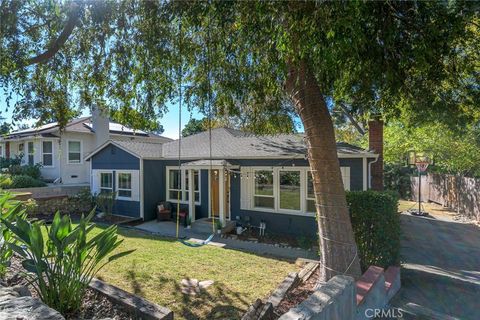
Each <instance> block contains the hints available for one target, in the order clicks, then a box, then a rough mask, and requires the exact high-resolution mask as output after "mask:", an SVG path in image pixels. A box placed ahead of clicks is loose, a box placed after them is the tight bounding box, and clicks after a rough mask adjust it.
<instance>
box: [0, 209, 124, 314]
mask: <svg viewBox="0 0 480 320" xmlns="http://www.w3.org/2000/svg"><path fill="white" fill-rule="evenodd" d="M93 214H94V212H93V211H92V212H91V213H90V214H89V216H88V217H87V218H84V217H83V216H82V218H81V219H80V221H79V223H78V225H73V224H72V221H71V220H70V218H69V216H68V215H64V216H63V217H61V216H60V214H59V213H58V212H57V213H56V214H55V217H54V219H53V221H52V224H51V226H50V227H47V226H46V225H45V222H43V221H36V222H33V223H31V222H29V221H28V220H26V219H24V218H22V217H17V219H16V220H15V223H10V222H8V221H5V220H3V222H4V223H5V224H6V225H7V227H8V228H9V229H10V230H11V231H12V232H13V233H14V234H15V237H16V239H18V241H19V242H20V244H22V245H23V246H19V245H16V244H10V246H11V248H12V249H13V250H14V251H15V252H16V253H18V254H19V255H20V256H21V257H22V258H23V260H22V266H23V267H24V268H25V269H26V270H27V273H26V277H27V278H28V279H29V281H30V282H31V283H32V285H33V288H34V290H35V291H36V292H37V294H38V296H39V297H40V299H41V300H42V301H43V302H44V303H45V304H47V305H48V306H50V307H51V308H53V309H55V310H57V311H59V312H60V313H62V314H63V315H66V314H71V313H74V312H76V311H78V309H79V308H80V306H81V303H82V300H83V298H84V295H85V290H86V288H87V286H88V284H89V283H90V281H91V280H92V278H93V277H94V276H95V274H96V273H97V272H98V271H99V270H100V269H101V268H102V267H103V266H105V265H106V264H107V263H109V262H111V261H113V260H116V259H118V258H120V257H122V256H125V255H127V254H129V253H131V252H132V251H124V252H120V253H117V254H115V255H111V256H110V257H109V258H108V259H107V256H109V255H110V254H111V253H112V252H113V251H114V250H115V249H116V248H117V247H118V246H119V245H120V244H121V243H122V242H123V240H118V236H117V227H116V226H114V225H112V226H110V227H108V228H106V229H104V230H102V231H101V232H100V233H98V234H96V235H94V236H92V235H90V232H91V231H92V230H93V226H94V225H93V224H90V219H91V218H92V216H93ZM43 229H46V232H45V233H43V232H42V231H43Z"/></svg>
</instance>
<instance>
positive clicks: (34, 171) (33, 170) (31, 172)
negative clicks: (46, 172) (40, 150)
mask: <svg viewBox="0 0 480 320" xmlns="http://www.w3.org/2000/svg"><path fill="white" fill-rule="evenodd" d="M41 167H42V165H41V164H39V163H37V164H35V165H25V166H21V165H13V166H10V167H9V169H8V172H9V173H10V174H11V175H14V176H16V175H26V176H29V177H32V178H33V179H40V178H41V176H42V174H41V172H40V168H41Z"/></svg>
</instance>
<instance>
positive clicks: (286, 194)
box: [240, 167, 350, 216]
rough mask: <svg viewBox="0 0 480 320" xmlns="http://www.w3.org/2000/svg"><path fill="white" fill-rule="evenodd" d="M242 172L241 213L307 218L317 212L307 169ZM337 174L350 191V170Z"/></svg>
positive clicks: (311, 180)
mask: <svg viewBox="0 0 480 320" xmlns="http://www.w3.org/2000/svg"><path fill="white" fill-rule="evenodd" d="M241 170H242V175H243V176H244V177H242V180H241V187H240V188H241V195H240V198H241V199H240V204H241V208H242V209H244V210H257V211H273V212H278V213H286V214H293V215H306V216H313V215H314V213H315V212H316V208H315V192H314V190H313V179H312V175H311V171H310V168H309V167H287V168H285V167H273V168H272V167H247V168H245V167H244V168H242V169H241ZM340 170H341V173H342V180H343V184H344V187H345V190H350V167H341V168H340ZM249 176H250V177H252V176H253V179H251V178H250V179H249V178H248V177H249ZM252 180H253V181H252Z"/></svg>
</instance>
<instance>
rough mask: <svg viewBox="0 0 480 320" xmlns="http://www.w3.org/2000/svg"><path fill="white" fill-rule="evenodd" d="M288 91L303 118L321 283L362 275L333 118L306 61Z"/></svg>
mask: <svg viewBox="0 0 480 320" xmlns="http://www.w3.org/2000/svg"><path fill="white" fill-rule="evenodd" d="M286 89H287V93H288V95H289V97H290V98H291V99H292V101H293V103H294V105H295V109H296V111H297V112H298V115H299V116H300V118H301V119H302V122H303V126H304V129H305V136H306V141H305V142H306V144H307V148H308V161H309V163H310V168H311V170H312V177H313V188H314V191H315V200H316V207H317V223H318V235H319V245H320V267H321V270H322V272H321V277H320V279H319V281H320V282H324V281H328V280H329V279H330V278H332V277H333V276H335V275H338V274H348V275H351V276H353V277H355V278H358V277H359V276H360V273H361V272H360V263H359V259H358V255H357V251H356V250H357V247H356V244H355V238H354V235H353V230H352V225H351V223H350V216H349V213H348V207H347V201H346V197H345V189H344V187H343V182H342V175H341V172H340V163H339V161H338V156H337V147H336V141H335V132H334V129H333V123H332V118H331V116H330V113H329V111H328V109H327V105H326V103H325V101H324V99H323V96H322V93H321V92H320V88H319V86H318V84H317V81H316V79H315V77H314V75H313V73H312V72H311V71H310V70H309V68H308V65H307V63H306V62H305V61H301V62H299V63H298V64H292V63H290V64H289V73H288V77H287V81H286Z"/></svg>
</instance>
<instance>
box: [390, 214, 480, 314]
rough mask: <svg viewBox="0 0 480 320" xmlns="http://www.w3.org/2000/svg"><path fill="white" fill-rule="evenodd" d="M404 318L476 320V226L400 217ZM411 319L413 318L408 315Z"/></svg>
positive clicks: (479, 266) (479, 306) (479, 299)
mask: <svg viewBox="0 0 480 320" xmlns="http://www.w3.org/2000/svg"><path fill="white" fill-rule="evenodd" d="M401 223H402V232H403V235H402V251H401V254H402V275H401V276H402V289H401V290H400V292H399V293H398V294H397V295H396V297H395V298H394V300H393V301H392V305H393V306H394V307H398V308H400V309H402V310H404V311H405V312H406V313H407V315H406V316H405V319H410V318H412V319H472V320H473V319H475V320H477V319H480V228H479V227H477V226H474V225H472V224H466V223H459V222H454V221H452V220H450V221H448V220H446V219H443V218H440V217H439V218H437V219H436V218H435V217H434V216H433V217H432V218H422V217H414V216H410V215H407V214H402V216H401ZM408 314H410V315H412V317H410V316H408Z"/></svg>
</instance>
